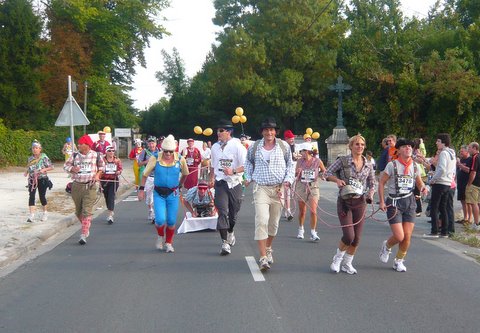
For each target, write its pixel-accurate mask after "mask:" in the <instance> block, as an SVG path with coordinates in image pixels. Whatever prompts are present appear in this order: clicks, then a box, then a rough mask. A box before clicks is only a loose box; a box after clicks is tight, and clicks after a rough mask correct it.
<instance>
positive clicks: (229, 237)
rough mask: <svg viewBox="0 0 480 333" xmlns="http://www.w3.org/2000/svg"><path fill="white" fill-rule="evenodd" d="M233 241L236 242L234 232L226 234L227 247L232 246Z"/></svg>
mask: <svg viewBox="0 0 480 333" xmlns="http://www.w3.org/2000/svg"><path fill="white" fill-rule="evenodd" d="M235 241H236V239H235V234H234V232H233V231H232V232H229V233H227V243H228V245H230V246H234V245H235Z"/></svg>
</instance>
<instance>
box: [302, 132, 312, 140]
mask: <svg viewBox="0 0 480 333" xmlns="http://www.w3.org/2000/svg"><path fill="white" fill-rule="evenodd" d="M307 138H311V136H310V134H308V133H305V134H304V135H303V140H306V139H307Z"/></svg>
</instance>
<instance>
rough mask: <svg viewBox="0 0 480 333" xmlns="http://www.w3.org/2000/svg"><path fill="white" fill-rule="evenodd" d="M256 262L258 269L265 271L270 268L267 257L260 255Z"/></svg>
mask: <svg viewBox="0 0 480 333" xmlns="http://www.w3.org/2000/svg"><path fill="white" fill-rule="evenodd" d="M258 264H259V266H260V270H261V271H262V272H263V271H266V270H267V269H270V264H269V263H268V259H267V257H266V256H265V257H261V258H260V260H259V261H258Z"/></svg>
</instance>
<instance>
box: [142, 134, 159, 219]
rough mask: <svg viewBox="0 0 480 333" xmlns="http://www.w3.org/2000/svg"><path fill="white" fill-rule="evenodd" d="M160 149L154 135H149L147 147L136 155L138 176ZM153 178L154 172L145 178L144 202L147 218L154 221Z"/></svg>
mask: <svg viewBox="0 0 480 333" xmlns="http://www.w3.org/2000/svg"><path fill="white" fill-rule="evenodd" d="M162 141H163V140H162ZM159 152H160V150H159V149H158V147H157V143H156V138H155V137H154V136H150V137H148V139H147V149H144V150H143V151H142V152H141V153H140V155H139V156H138V160H137V163H138V166H139V168H140V170H142V173H140V177H143V170H145V166H146V165H147V163H148V161H149V160H150V157H152V156H154V157H158V153H159ZM153 178H154V173H151V174H150V175H149V176H148V177H147V180H146V181H145V204H146V205H147V209H148V220H149V221H151V222H152V224H154V223H155V213H154V212H153V187H154V185H153V183H154V182H153Z"/></svg>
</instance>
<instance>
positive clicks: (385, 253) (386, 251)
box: [378, 240, 392, 263]
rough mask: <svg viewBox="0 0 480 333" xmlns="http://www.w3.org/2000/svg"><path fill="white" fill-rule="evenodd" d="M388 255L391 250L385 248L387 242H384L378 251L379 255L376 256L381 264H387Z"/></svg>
mask: <svg viewBox="0 0 480 333" xmlns="http://www.w3.org/2000/svg"><path fill="white" fill-rule="evenodd" d="M390 253H392V250H391V249H389V248H387V241H386V240H384V241H383V243H382V248H381V249H380V254H379V255H378V256H379V258H380V261H381V262H383V263H387V262H388V258H390Z"/></svg>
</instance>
